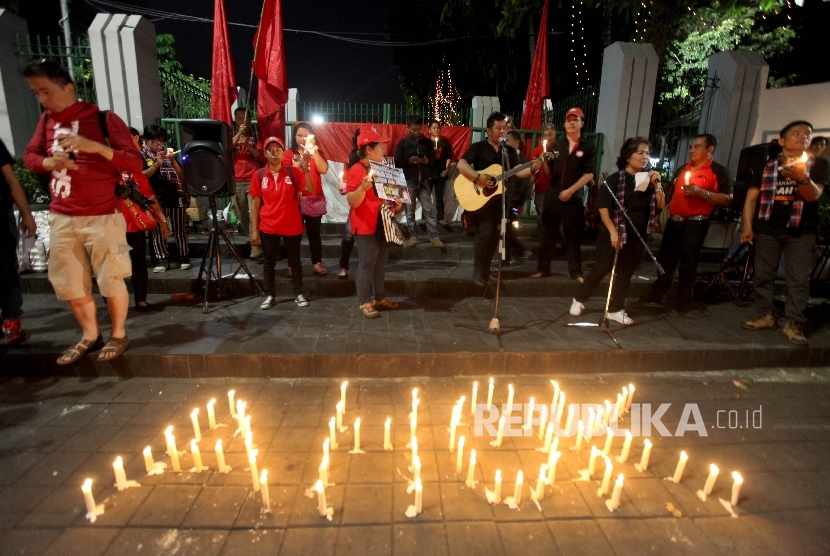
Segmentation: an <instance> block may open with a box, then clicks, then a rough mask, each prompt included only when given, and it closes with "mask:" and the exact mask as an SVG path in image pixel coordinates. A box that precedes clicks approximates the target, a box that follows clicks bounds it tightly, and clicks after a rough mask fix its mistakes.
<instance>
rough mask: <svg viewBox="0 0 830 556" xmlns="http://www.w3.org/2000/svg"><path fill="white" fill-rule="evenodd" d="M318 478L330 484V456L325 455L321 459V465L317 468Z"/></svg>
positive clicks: (325, 483)
mask: <svg viewBox="0 0 830 556" xmlns="http://www.w3.org/2000/svg"><path fill="white" fill-rule="evenodd" d="M317 478H318V479H319V480H320V481H322V483H323V484H324V485H327V484H329V457H328V456H327V455H325V454H324V455H323V459H322V460H321V461H320V466H319V467H318V468H317Z"/></svg>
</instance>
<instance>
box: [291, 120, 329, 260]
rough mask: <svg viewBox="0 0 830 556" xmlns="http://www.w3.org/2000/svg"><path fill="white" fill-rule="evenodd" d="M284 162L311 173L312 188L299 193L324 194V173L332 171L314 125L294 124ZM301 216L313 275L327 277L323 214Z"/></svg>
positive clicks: (302, 194) (303, 194)
mask: <svg viewBox="0 0 830 556" xmlns="http://www.w3.org/2000/svg"><path fill="white" fill-rule="evenodd" d="M311 153H313V154H311ZM282 163H283V164H284V165H286V166H293V167H294V168H297V169H298V170H301V171H303V172H308V173H309V174H310V175H311V182H312V187H310V188H306V187H304V188H303V189H302V191H301V192H300V195H301V196H305V195H323V176H324V175H325V174H326V172H328V171H329V163H328V162H327V161H326V158H325V157H324V156H323V153H321V152H320V142H319V141H318V140H317V137H316V136H315V135H314V128H312V127H311V124H308V123H306V122H297V124H295V125H294V141H293V142H292V143H291V148H290V149H287V150H286V151H285V154H284V155H283V160H282ZM302 217H303V224H304V225H305V232H306V235H307V236H308V246H309V248H310V249H311V268H312V269H313V270H314V274H317V275H319V276H325V275H327V274H328V273H329V271H328V270H326V267H325V266H323V240H322V239H321V238H320V223H321V221H322V220H323V217H322V215H321V216H309V215H307V214H303V215H302Z"/></svg>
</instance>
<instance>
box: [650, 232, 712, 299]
mask: <svg viewBox="0 0 830 556" xmlns="http://www.w3.org/2000/svg"><path fill="white" fill-rule="evenodd" d="M708 231H709V221H708V220H685V221H683V222H675V221H674V220H672V219H669V220H668V222H666V231H665V233H663V241H662V243H660V251H659V253H658V254H657V260H658V261H659V263H660V265H661V266H662V267H663V270H665V271H666V273H665V274H662V275H660V276H658V277H657V281H656V282H655V283H654V284H653V285H652V286H651V290H650V291H649V297H650V298H652V299H655V300H662V298H663V296H664V295H666V292H667V291H668V289H669V286H671V282H672V277H673V275H674V270H675V269H676V268H677V267H678V264H679V266H680V270H679V275H680V276H679V279H678V283H677V301H678V303H680V304H684V303H689V302H690V301H691V300H692V295H693V294H694V288H695V280H696V279H697V262H698V258H699V257H700V248H701V247H703V241H704V240H705V239H706V233H707V232H708Z"/></svg>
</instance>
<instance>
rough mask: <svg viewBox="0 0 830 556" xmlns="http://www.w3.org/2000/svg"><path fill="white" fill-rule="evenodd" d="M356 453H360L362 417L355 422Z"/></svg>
mask: <svg viewBox="0 0 830 556" xmlns="http://www.w3.org/2000/svg"><path fill="white" fill-rule="evenodd" d="M354 451H355V452H359V451H360V417H358V418H357V419H355V420H354Z"/></svg>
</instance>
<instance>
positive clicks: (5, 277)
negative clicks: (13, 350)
mask: <svg viewBox="0 0 830 556" xmlns="http://www.w3.org/2000/svg"><path fill="white" fill-rule="evenodd" d="M2 220H5V222H3V221H2ZM2 220H0V311H2V317H3V320H9V319H19V318H20V317H21V316H22V315H23V291H22V290H21V289H20V275H19V274H18V267H17V236H18V232H17V220H16V219H15V217H14V211H13V210H9V211H8V213H7V214H6V217H5V218H3V219H2ZM3 224H5V225H3Z"/></svg>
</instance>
